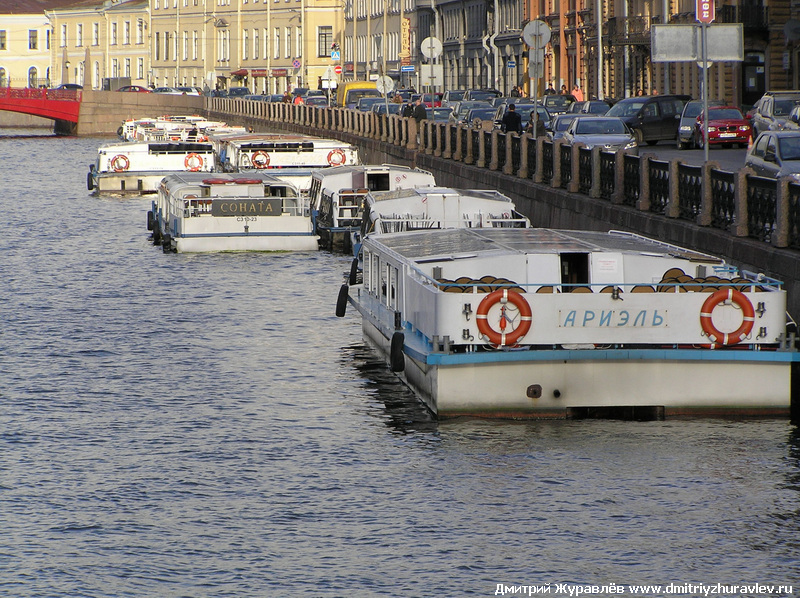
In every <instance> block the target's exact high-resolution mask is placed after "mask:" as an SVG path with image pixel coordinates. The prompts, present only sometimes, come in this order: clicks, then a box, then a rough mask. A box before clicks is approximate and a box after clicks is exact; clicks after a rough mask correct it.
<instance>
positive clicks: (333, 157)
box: [328, 149, 347, 166]
mask: <svg viewBox="0 0 800 598" xmlns="http://www.w3.org/2000/svg"><path fill="white" fill-rule="evenodd" d="M345 162H347V156H345V155H344V152H343V151H342V150H340V149H334V150H331V151H329V152H328V166H341V165H343V164H344V163H345Z"/></svg>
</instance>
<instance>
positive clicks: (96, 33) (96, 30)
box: [92, 23, 100, 46]
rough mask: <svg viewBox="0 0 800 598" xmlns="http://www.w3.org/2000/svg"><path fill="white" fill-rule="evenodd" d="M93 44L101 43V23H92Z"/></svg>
mask: <svg viewBox="0 0 800 598" xmlns="http://www.w3.org/2000/svg"><path fill="white" fill-rule="evenodd" d="M92 45H93V46H99V45H100V23H94V24H92Z"/></svg>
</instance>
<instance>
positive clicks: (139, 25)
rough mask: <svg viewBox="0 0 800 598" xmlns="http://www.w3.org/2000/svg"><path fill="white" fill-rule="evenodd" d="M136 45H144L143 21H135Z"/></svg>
mask: <svg viewBox="0 0 800 598" xmlns="http://www.w3.org/2000/svg"><path fill="white" fill-rule="evenodd" d="M136 43H137V44H138V45H141V44H143V43H144V19H139V20H138V21H136Z"/></svg>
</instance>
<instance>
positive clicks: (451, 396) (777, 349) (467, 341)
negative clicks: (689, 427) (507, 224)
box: [336, 228, 800, 419]
mask: <svg viewBox="0 0 800 598" xmlns="http://www.w3.org/2000/svg"><path fill="white" fill-rule="evenodd" d="M362 253H363V282H361V283H358V284H352V285H351V286H348V285H347V284H346V283H345V285H343V286H342V289H341V291H340V294H339V298H338V302H337V306H336V314H337V315H338V316H343V315H344V313H345V310H346V307H347V304H348V302H349V303H351V304H352V305H354V306H355V308H356V309H357V310H358V312H359V313H360V315H361V318H362V327H363V333H364V336H365V338H366V339H367V340H368V341H369V342H370V343H371V344H373V345H374V346H375V347H377V349H378V350H379V351H380V352H382V354H383V355H384V356H385V357H386V359H387V361H388V362H389V364H390V367H391V369H392V370H393V371H395V372H397V373H399V374H400V375H401V376H402V378H403V379H404V380H405V381H406V383H407V384H409V386H411V387H412V388H413V389H414V390H415V391H416V392H417V393H418V395H419V396H420V397H421V398H422V399H423V401H424V402H425V403H426V405H427V406H428V407H429V408H430V409H431V410H432V411H433V412H434V413H436V414H438V415H439V416H441V417H447V416H460V415H472V416H487V417H558V418H565V417H566V418H583V417H623V418H639V419H661V418H663V417H665V416H670V415H686V414H698V415H701V414H702V415H755V414H763V415H770V416H773V415H787V414H788V413H789V408H790V397H791V395H792V393H793V392H797V390H796V388H793V378H794V381H795V382H796V381H797V379H798V378H800V369H798V363H800V356H799V355H800V354H798V352H797V350H796V346H795V345H796V343H795V332H794V329H795V328H796V326H795V324H794V322H791V321H790V320H789V318H788V316H787V313H786V304H787V301H786V291H785V290H784V289H783V286H782V283H780V282H779V281H776V280H773V279H770V278H768V277H765V276H763V275H756V274H752V273H747V272H740V271H738V270H737V269H736V268H735V267H732V266H731V265H729V264H727V263H725V262H724V261H723V260H721V259H718V258H715V257H713V256H709V255H706V254H701V253H698V252H696V251H691V250H687V249H684V248H681V247H677V246H674V245H671V244H667V243H662V242H659V241H656V240H651V239H648V238H645V237H642V236H639V235H635V234H630V233H624V232H618V231H611V232H607V233H601V232H581V231H559V230H551V229H537V228H528V229H508V228H472V229H466V228H462V229H453V230H427V231H409V232H397V233H393V234H383V235H374V234H370V235H367V236H366V237H365V238H364V242H363V248H362ZM351 282H352V281H351ZM793 373H794V376H793ZM795 386H796V385H795Z"/></svg>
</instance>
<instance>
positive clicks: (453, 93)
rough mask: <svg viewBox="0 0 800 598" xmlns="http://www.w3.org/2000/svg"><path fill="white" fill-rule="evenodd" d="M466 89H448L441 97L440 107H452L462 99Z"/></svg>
mask: <svg viewBox="0 0 800 598" xmlns="http://www.w3.org/2000/svg"><path fill="white" fill-rule="evenodd" d="M465 93H467V90H466V89H448V90H447V91H445V92H444V95H443V96H442V106H453V104H455V103H456V102H460V101H461V100H463V99H464V94H465Z"/></svg>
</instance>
